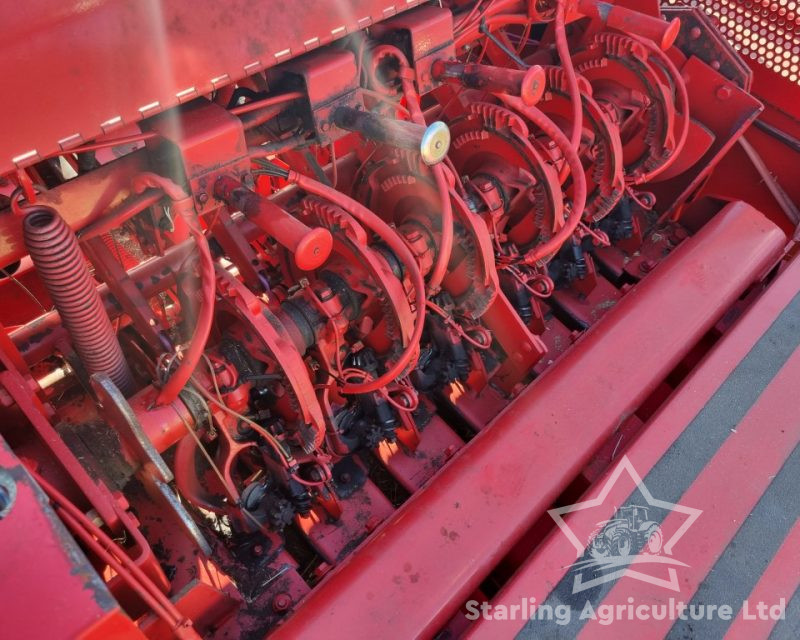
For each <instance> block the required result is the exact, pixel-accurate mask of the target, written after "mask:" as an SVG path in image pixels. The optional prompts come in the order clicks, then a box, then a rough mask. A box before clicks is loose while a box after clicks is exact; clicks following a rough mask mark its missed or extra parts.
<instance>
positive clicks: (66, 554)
mask: <svg viewBox="0 0 800 640" xmlns="http://www.w3.org/2000/svg"><path fill="white" fill-rule="evenodd" d="M0 525H2V526H0V547H2V549H3V584H4V589H3V598H2V600H1V601H0V617H2V620H3V623H2V629H3V631H2V635H3V637H7V638H86V639H89V638H108V637H112V636H113V637H115V638H143V637H144V636H143V635H142V633H141V632H140V631H139V630H138V629H137V628H136V627H135V626H134V624H133V622H132V621H131V620H130V618H128V617H127V616H126V615H125V614H123V613H122V612H121V611H120V609H119V605H118V604H117V602H116V601H115V600H114V598H112V596H111V594H110V593H109V591H108V589H107V587H106V584H105V583H104V582H103V581H102V580H101V579H100V577H99V576H98V575H97V574H96V573H95V571H94V568H93V567H92V566H91V565H90V564H89V561H88V560H87V559H86V557H85V556H84V555H83V552H82V551H81V550H80V548H79V547H78V546H77V543H76V542H75V541H74V540H73V538H72V536H71V535H70V534H69V533H68V532H67V530H66V528H65V527H64V525H63V524H62V523H61V520H59V519H58V517H57V516H56V514H55V512H54V511H53V510H52V509H51V508H50V506H49V504H48V502H47V498H46V496H45V495H44V494H43V493H42V490H41V489H40V488H39V487H38V485H37V484H36V483H35V482H34V481H33V478H31V476H30V475H29V474H28V472H27V471H26V470H25V468H24V467H23V466H22V464H21V463H20V461H19V459H18V458H17V457H16V456H15V455H14V454H13V452H12V451H11V449H10V448H9V446H8V444H7V443H6V442H5V440H3V439H2V438H0ZM32 532H35V535H32ZM55 620H57V621H58V631H57V633H56V632H55V631H54V626H53V624H54V621H55Z"/></svg>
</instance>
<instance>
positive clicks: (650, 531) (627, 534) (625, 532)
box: [589, 505, 664, 560]
mask: <svg viewBox="0 0 800 640" xmlns="http://www.w3.org/2000/svg"><path fill="white" fill-rule="evenodd" d="M598 525H599V526H598V528H597V529H596V530H595V532H594V533H593V534H592V539H591V542H590V544H589V552H590V553H591V555H592V557H593V558H595V559H597V560H600V559H602V558H607V557H609V556H621V557H625V556H628V555H630V554H631V552H633V553H634V554H635V553H648V554H651V555H657V554H658V553H660V552H661V546H662V544H663V542H664V540H663V536H662V533H661V527H659V526H658V523H656V522H654V521H653V520H649V519H648V509H647V507H642V506H639V505H626V506H624V507H620V508H619V509H618V510H617V512H616V513H615V514H614V518H612V519H611V520H605V521H603V522H599V523H598Z"/></svg>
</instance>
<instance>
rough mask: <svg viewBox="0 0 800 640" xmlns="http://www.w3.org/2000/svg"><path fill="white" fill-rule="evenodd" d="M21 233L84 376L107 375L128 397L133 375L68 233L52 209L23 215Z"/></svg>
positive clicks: (76, 242) (72, 238) (92, 282)
mask: <svg viewBox="0 0 800 640" xmlns="http://www.w3.org/2000/svg"><path fill="white" fill-rule="evenodd" d="M23 233H24V238H25V246H26V247H27V249H28V253H30V256H31V259H32V260H33V264H34V265H35V267H36V269H37V271H38V273H39V277H40V278H41V280H42V283H43V284H44V285H45V288H46V289H47V292H48V293H49V294H50V298H51V299H52V301H53V304H54V305H55V307H56V309H57V310H58V313H59V314H60V315H61V322H62V324H63V325H64V327H65V328H66V330H67V332H68V333H69V336H70V338H71V339H72V345H73V347H74V348H75V352H76V353H77V354H78V356H79V357H80V359H81V361H82V364H83V366H84V368H85V369H86V371H87V373H88V374H89V375H91V374H93V373H105V374H107V375H108V376H109V377H110V378H111V380H113V382H114V384H115V385H117V387H118V388H119V390H120V391H122V393H124V394H125V395H128V394H129V393H131V392H132V391H133V390H134V381H133V376H132V375H131V371H130V368H129V367H128V363H127V362H126V361H125V356H124V355H123V353H122V349H121V347H120V345H119V341H118V340H117V336H116V334H115V333H114V329H113V327H112V326H111V321H110V320H109V318H108V315H107V314H106V311H105V309H104V308H103V303H102V302H101V300H100V294H99V293H98V292H97V289H96V287H95V284H94V280H93V279H92V276H91V274H90V273H89V269H88V268H87V267H86V263H85V261H84V258H83V253H82V252H81V250H80V247H79V246H78V239H77V238H76V237H75V234H74V233H73V231H72V229H70V228H69V227H68V226H67V224H66V223H65V222H64V220H63V219H62V218H61V216H60V215H59V214H58V212H56V211H55V210H54V209H51V208H50V207H45V206H38V207H35V208H33V209H32V210H31V211H30V213H28V214H27V215H26V216H25V220H24V223H23Z"/></svg>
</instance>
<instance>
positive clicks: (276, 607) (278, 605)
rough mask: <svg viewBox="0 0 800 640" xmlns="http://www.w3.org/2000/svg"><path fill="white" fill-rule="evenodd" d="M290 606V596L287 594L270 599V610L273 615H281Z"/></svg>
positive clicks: (280, 594) (279, 594)
mask: <svg viewBox="0 0 800 640" xmlns="http://www.w3.org/2000/svg"><path fill="white" fill-rule="evenodd" d="M291 606H292V596H290V595H289V594H288V593H278V594H276V595H275V597H274V598H273V599H272V610H273V611H274V612H275V613H283V612H284V611H288V610H289V607H291Z"/></svg>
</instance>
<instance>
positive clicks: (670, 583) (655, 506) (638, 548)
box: [548, 456, 702, 594]
mask: <svg viewBox="0 0 800 640" xmlns="http://www.w3.org/2000/svg"><path fill="white" fill-rule="evenodd" d="M622 482H632V490H633V491H632V493H631V494H630V498H629V499H628V500H627V502H626V503H625V504H624V505H622V506H620V507H615V512H614V516H613V517H612V518H611V519H610V520H603V521H600V522H597V523H596V528H595V530H594V531H592V533H591V534H590V535H589V536H588V540H587V542H586V544H583V543H582V542H581V540H580V538H579V537H578V536H577V535H576V534H575V532H574V531H573V530H572V528H570V526H569V524H568V523H567V521H566V520H565V519H564V516H565V515H566V514H568V513H574V512H577V511H585V510H589V509H592V508H593V507H598V506H602V505H604V504H606V499H607V498H608V495H609V493H611V491H612V489H613V488H614V487H615V486H616V485H617V483H622ZM548 513H549V514H550V515H551V516H552V517H553V519H554V520H555V522H556V524H557V525H558V527H559V528H560V529H561V531H563V532H564V534H565V535H566V536H567V538H569V540H570V542H571V543H572V545H573V546H574V547H575V550H576V552H577V555H578V561H577V562H575V563H574V564H572V565H571V567H572V568H573V571H574V573H575V579H574V582H573V586H572V593H573V594H575V593H579V592H581V591H585V590H586V589H590V588H592V587H596V586H598V585H600V584H603V583H606V582H611V581H613V580H616V579H617V578H620V577H622V576H624V575H627V576H628V577H629V578H633V579H636V580H641V581H643V582H647V583H650V584H653V585H657V586H660V587H664V588H665V589H669V590H670V591H679V590H680V587H679V583H678V572H677V570H676V568H675V567H687V566H689V565H687V564H686V563H684V562H681V561H680V560H678V559H676V558H675V557H673V551H674V548H675V545H676V544H677V543H678V541H679V540H680V539H681V538H682V537H683V535H684V534H685V533H686V531H687V530H688V529H689V527H691V526H692V524H694V522H695V520H697V518H699V517H700V514H701V513H702V510H700V509H694V508H692V507H686V506H684V505H680V504H673V503H671V502H666V501H664V500H658V499H656V498H654V497H653V495H652V494H651V493H650V491H649V490H648V489H647V487H646V486H645V484H644V482H643V481H642V478H641V476H640V475H639V474H638V473H637V471H636V469H634V468H633V464H631V461H630V459H629V458H628V456H623V457H622V460H620V462H619V464H618V465H617V466H616V468H615V469H614V471H613V473H612V474H611V475H610V476H609V477H608V479H607V480H606V483H605V485H603V488H602V490H601V491H600V493H599V494H598V495H597V497H596V498H592V499H591V500H586V501H584V502H579V503H577V504H571V505H568V506H565V507H558V508H557V509H550V510H549V511H548ZM670 513H680V514H684V515H685V516H686V517H685V518H684V519H683V521H682V522H680V524H679V525H675V526H674V530H673V531H672V532H671V534H670V535H667V533H666V532H665V531H664V530H663V528H662V524H663V523H664V520H665V519H666V517H667V516H668V515H669V514H670ZM673 521H674V519H671V520H670V523H672V522H673ZM646 565H656V566H658V565H660V566H662V567H666V577H664V571H663V569H662V570H661V571H658V570H657V569H656V567H655V566H654V567H653V572H652V573H647V572H646V571H645V569H644V567H645V566H646ZM634 566H635V567H636V568H635V569H634V568H633V567H634ZM658 573H661V576H659V575H657V574H658Z"/></svg>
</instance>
